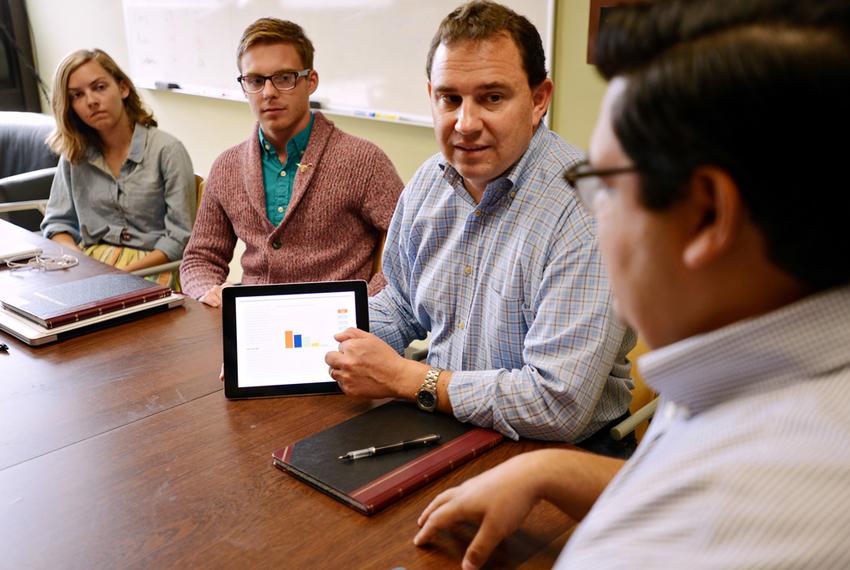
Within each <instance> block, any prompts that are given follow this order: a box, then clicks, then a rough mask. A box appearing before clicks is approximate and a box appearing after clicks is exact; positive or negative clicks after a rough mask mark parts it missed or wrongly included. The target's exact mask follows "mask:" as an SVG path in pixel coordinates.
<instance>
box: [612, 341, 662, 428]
mask: <svg viewBox="0 0 850 570" xmlns="http://www.w3.org/2000/svg"><path fill="white" fill-rule="evenodd" d="M648 350H649V348H648V347H647V346H646V345H645V344H644V343H643V341H642V340H641V339H638V342H637V344H636V345H635V347H634V348H633V349H632V351H631V352H629V360H630V361H631V362H632V363H634V362H635V361H636V360H637V358H638V357H639V356H640V355H642V354H644V353H645V352H647V351H648ZM632 380H633V381H634V384H635V387H634V388H633V389H632V403H631V404H630V405H629V411H630V412H631V414H632V415H631V416H629V417H628V418H626V419H625V420H623V421H622V422H620V423H619V424H617V425H616V426H614V427H612V428H611V437H613V438H614V439H617V440H620V439H623V438H624V437H626V436H627V435H628V434H630V433H632V432H635V436H637V440H638V442H639V441H640V439H641V438H642V437H643V434H644V433H645V432H646V428H647V426H648V425H649V420H650V419H651V418H652V415H653V414H654V413H655V408H656V407H657V405H658V398H657V397H656V396H655V392H653V391H652V390H651V389H650V388H649V387H648V386H647V385H646V384H645V383H644V381H643V378H641V376H640V372H638V369H637V367H636V366H635V365H634V364H632Z"/></svg>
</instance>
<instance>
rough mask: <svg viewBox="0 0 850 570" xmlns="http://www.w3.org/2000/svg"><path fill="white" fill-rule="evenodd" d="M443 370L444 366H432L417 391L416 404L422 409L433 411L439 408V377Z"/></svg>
mask: <svg viewBox="0 0 850 570" xmlns="http://www.w3.org/2000/svg"><path fill="white" fill-rule="evenodd" d="M442 371H443V370H442V368H437V367H436V366H432V367H431V369H430V370H428V373H427V374H425V381H424V382H422V385H421V386H420V387H419V390H417V391H416V405H417V406H419V409H420V410H423V411H426V412H433V411H434V410H436V409H437V379H438V378H439V377H440V372H442Z"/></svg>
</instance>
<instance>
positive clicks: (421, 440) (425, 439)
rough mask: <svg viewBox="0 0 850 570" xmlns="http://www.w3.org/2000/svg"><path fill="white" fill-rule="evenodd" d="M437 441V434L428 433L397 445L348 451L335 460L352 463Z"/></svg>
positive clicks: (438, 437)
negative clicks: (356, 460)
mask: <svg viewBox="0 0 850 570" xmlns="http://www.w3.org/2000/svg"><path fill="white" fill-rule="evenodd" d="M439 440H440V435H439V434H436V433H429V434H428V435H423V436H422V437H417V438H416V439H408V440H405V441H399V442H398V443H391V444H390V445H380V446H372V447H367V448H365V449H355V450H354V451H349V452H348V453H346V454H345V455H340V456H339V457H338V458H337V459H339V460H340V461H352V460H354V459H363V458H364V457H371V456H373V455H382V454H384V453H391V452H393V451H401V450H402V449H410V448H411V447H420V446H424V445H431V444H432V443H436V442H437V441H439Z"/></svg>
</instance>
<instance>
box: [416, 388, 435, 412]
mask: <svg viewBox="0 0 850 570" xmlns="http://www.w3.org/2000/svg"><path fill="white" fill-rule="evenodd" d="M416 400H417V401H418V403H419V405H420V406H422V407H423V408H425V409H429V410H430V409H432V408H433V407H434V406H435V405H436V404H437V398H436V397H435V396H434V394H432V393H431V392H427V391H425V390H420V391H419V393H418V394H417V395H416Z"/></svg>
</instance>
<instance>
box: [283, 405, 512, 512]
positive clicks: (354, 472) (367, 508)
mask: <svg viewBox="0 0 850 570" xmlns="http://www.w3.org/2000/svg"><path fill="white" fill-rule="evenodd" d="M432 433H433V434H439V435H440V440H439V442H438V443H437V444H434V445H431V446H428V447H416V448H412V449H405V450H402V451H395V452H391V453H386V454H383V455H374V456H372V457H365V458H362V459H356V460H340V459H339V457H340V456H343V455H345V454H346V453H348V452H349V451H353V450H358V449H363V448H368V447H372V446H380V445H388V444H392V443H394V442H398V441H403V440H410V439H415V438H419V437H422V436H423V435H426V434H432ZM501 441H502V436H501V434H499V433H497V432H495V431H492V430H489V429H484V428H478V427H475V426H472V425H469V424H464V423H461V422H459V421H457V420H456V419H455V418H454V417H453V416H450V415H447V414H440V413H436V414H434V413H428V412H423V411H421V410H419V409H418V408H417V407H416V406H415V405H414V404H411V403H408V402H399V401H394V402H389V403H387V404H383V405H381V406H378V407H376V408H373V409H371V410H369V411H368V412H366V413H364V414H361V415H359V416H355V417H354V418H351V419H350V420H347V421H344V422H342V423H340V424H337V425H335V426H333V427H331V428H328V429H326V430H324V431H321V432H319V433H316V434H313V435H311V436H309V437H307V438H305V439H302V440H301V441H298V442H296V443H294V444H292V445H289V446H287V447H284V448H282V449H278V450H277V451H275V452H274V454H273V458H274V464H275V466H276V467H278V468H280V469H283V470H284V471H287V472H289V473H290V474H291V475H293V476H294V477H296V478H298V479H301V480H302V481H304V482H306V483H308V484H309V485H311V486H313V487H315V488H317V489H319V490H320V491H322V492H324V493H327V494H328V495H330V496H332V497H334V498H335V499H337V500H339V501H342V502H343V503H345V504H346V505H348V506H350V507H352V508H354V509H356V510H358V511H360V512H361V513H363V514H366V515H372V514H374V513H376V512H377V511H379V510H381V509H383V508H384V507H386V506H387V505H389V504H391V503H393V502H394V501H397V500H398V499H400V498H402V497H403V496H405V495H409V494H410V493H412V492H413V491H414V490H416V489H418V488H419V487H421V486H423V485H425V484H427V483H429V482H431V481H433V480H434V479H436V478H437V477H439V476H441V475H443V474H444V473H446V472H448V471H449V470H451V469H454V468H455V467H457V466H459V465H461V464H463V463H465V462H467V461H469V460H470V459H472V458H474V457H477V456H479V455H481V454H482V453H484V452H485V451H487V450H489V449H492V448H493V447H495V446H496V445H498V444H499V442H501Z"/></svg>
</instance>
